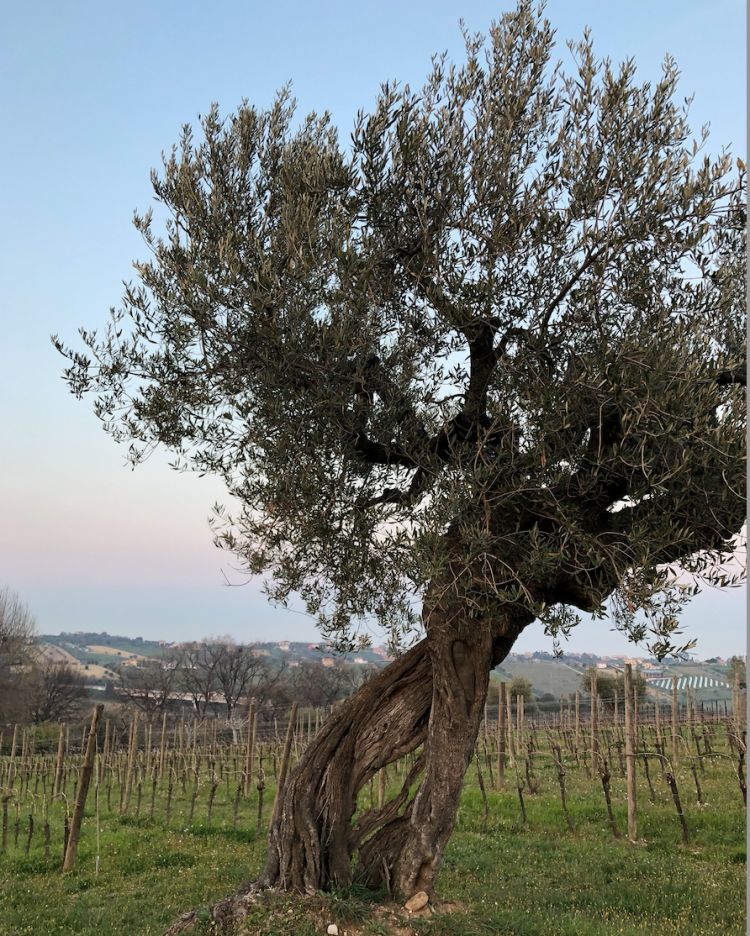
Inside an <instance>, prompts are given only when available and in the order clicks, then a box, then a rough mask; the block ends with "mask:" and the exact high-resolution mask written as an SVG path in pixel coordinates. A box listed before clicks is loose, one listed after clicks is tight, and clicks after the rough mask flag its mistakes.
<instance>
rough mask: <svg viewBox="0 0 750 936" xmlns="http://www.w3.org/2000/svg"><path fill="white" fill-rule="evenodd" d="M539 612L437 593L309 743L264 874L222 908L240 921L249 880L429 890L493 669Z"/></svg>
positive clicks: (282, 805) (313, 887) (283, 885)
mask: <svg viewBox="0 0 750 936" xmlns="http://www.w3.org/2000/svg"><path fill="white" fill-rule="evenodd" d="M530 620H531V615H530V614H529V613H527V612H521V613H520V614H516V615H515V616H512V615H510V614H505V615H504V616H503V617H501V618H498V619H495V620H492V621H489V620H487V619H482V618H476V617H471V616H469V614H468V613H467V605H466V603H465V602H461V601H459V600H458V599H457V597H456V596H455V595H454V596H453V598H452V599H451V598H445V597H444V598H442V599H440V600H436V601H434V602H433V603H432V604H431V606H430V607H429V610H428V609H426V611H425V628H426V631H427V637H426V638H425V639H424V640H422V641H420V642H419V643H418V644H416V645H415V646H414V647H413V648H412V649H411V650H409V651H408V652H406V653H405V654H404V655H403V656H401V657H399V658H398V659H397V660H395V661H394V662H393V663H391V664H390V665H389V666H387V667H385V669H383V670H381V671H380V672H379V673H378V674H376V675H375V676H374V677H373V678H371V679H370V680H369V681H368V682H367V683H366V684H365V685H363V686H362V687H361V688H360V689H359V690H358V692H356V693H355V694H354V695H353V696H351V697H350V698H348V699H346V700H344V701H343V702H341V703H340V704H339V705H338V706H337V707H336V709H335V711H334V712H333V714H332V715H331V716H330V717H329V719H328V721H327V722H326V723H325V724H324V726H323V727H322V729H321V731H320V732H319V734H318V735H317V737H316V738H315V739H314V740H313V741H312V742H311V744H310V745H309V747H308V748H307V750H306V751H305V753H304V754H303V756H302V758H301V759H300V761H299V763H298V764H297V766H296V767H295V768H294V770H293V771H292V773H291V774H290V776H289V779H288V780H287V782H286V785H285V787H284V790H283V791H282V792H281V793H280V795H279V797H278V800H277V804H276V809H275V812H274V815H273V817H272V821H271V828H270V831H269V848H268V859H267V862H266V866H265V868H264V870H263V873H262V874H261V876H260V878H259V879H258V881H256V882H255V884H254V885H252V886H250V887H247V888H244V889H243V891H242V892H241V893H238V894H237V895H235V896H234V897H233V898H228V899H227V900H225V901H222V902H221V903H220V904H217V906H216V907H215V908H214V917H215V918H216V919H217V920H221V921H227V920H237V919H241V918H242V916H243V908H244V907H245V906H246V905H247V899H248V898H247V896H246V895H247V894H248V892H249V890H257V889H260V888H264V887H274V888H280V889H283V890H295V891H302V892H307V893H313V892H315V891H318V890H326V889H328V888H330V887H333V886H344V885H346V884H348V883H350V882H351V881H352V880H353V879H355V878H356V879H358V880H361V881H363V882H365V883H367V884H370V885H372V886H384V887H385V888H386V889H387V890H388V891H390V892H392V893H394V894H395V895H396V896H397V897H399V898H402V899H403V898H408V897H410V896H411V895H412V894H414V893H415V892H416V891H419V890H424V891H427V892H428V893H431V892H432V890H433V888H434V884H435V878H436V876H437V874H438V871H439V870H440V867H441V865H442V861H443V856H444V852H445V847H446V845H447V843H448V840H449V838H450V835H451V833H452V831H453V827H454V824H455V820H456V814H457V810H458V804H459V799H460V794H461V788H462V786H463V780H464V775H465V773H466V770H467V768H468V766H469V764H470V763H471V758H472V754H473V751H474V745H475V742H476V737H477V733H478V730H479V726H480V723H481V720H482V715H483V712H484V704H485V700H486V698H487V687H488V683H489V674H490V670H491V669H492V668H493V667H494V666H496V665H497V664H498V663H499V662H501V660H502V659H504V658H505V656H506V655H507V653H508V652H509V651H510V648H511V647H512V645H513V642H514V640H515V638H516V637H517V636H518V634H519V633H520V631H521V630H522V628H523V627H524V626H525V625H526V624H527V623H529V621H530ZM420 747H422V751H421V753H420V754H419V756H418V757H417V758H416V760H415V761H414V763H413V765H412V767H411V769H410V770H409V772H408V773H407V775H406V777H405V779H404V782H403V785H402V787H401V790H400V791H399V793H398V794H397V795H396V796H395V797H394V798H393V799H391V800H390V801H389V802H387V803H385V805H384V806H383V807H382V808H375V809H370V810H367V811H366V812H364V813H363V814H361V815H359V816H358V817H357V819H356V821H354V816H355V812H356V807H357V794H358V793H359V791H360V790H361V789H362V788H363V787H364V785H365V784H366V783H367V782H368V781H369V780H370V779H371V778H372V777H374V776H375V774H376V773H377V772H378V771H379V770H380V769H382V768H383V767H385V766H387V765H388V764H390V763H393V762H394V761H397V760H399V759H401V758H402V757H404V756H405V755H407V754H410V753H412V752H414V751H416V750H417V749H418V748H420ZM420 775H421V780H420V782H419V786H418V789H417V790H416V793H415V794H414V795H412V788H413V786H414V784H415V782H416V781H417V779H418V778H419V777H420ZM184 921H189V918H188V917H185V918H184V919H183V923H184ZM180 925H182V924H179V923H178V924H177V926H178V927H179V926H180ZM180 931H181V930H180V929H179V928H176V929H175V928H172V930H170V931H169V932H170V933H177V932H180Z"/></svg>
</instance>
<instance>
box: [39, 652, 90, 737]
mask: <svg viewBox="0 0 750 936" xmlns="http://www.w3.org/2000/svg"><path fill="white" fill-rule="evenodd" d="M25 682H26V695H27V700H28V701H27V709H28V714H29V717H30V718H31V720H32V721H34V722H45V721H65V720H66V719H69V718H72V717H74V716H75V715H77V714H78V713H79V712H80V711H81V709H82V708H83V707H84V705H85V704H86V701H87V699H88V690H87V688H86V679H85V677H84V676H83V674H82V673H81V672H80V671H78V670H76V669H74V668H73V667H72V666H69V665H68V664H67V663H51V662H49V661H45V660H42V661H41V662H39V663H36V664H34V665H33V666H32V667H31V668H30V669H29V671H28V672H27V674H26V681H25Z"/></svg>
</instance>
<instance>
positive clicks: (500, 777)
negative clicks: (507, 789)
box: [497, 682, 507, 789]
mask: <svg viewBox="0 0 750 936" xmlns="http://www.w3.org/2000/svg"><path fill="white" fill-rule="evenodd" d="M506 689H507V686H506V685H505V683H504V682H501V683H500V691H499V694H498V699H497V788H498V789H500V788H501V787H502V786H504V785H505V704H506V703H505V698H506Z"/></svg>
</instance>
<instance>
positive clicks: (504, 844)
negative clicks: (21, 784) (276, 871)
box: [0, 757, 745, 936]
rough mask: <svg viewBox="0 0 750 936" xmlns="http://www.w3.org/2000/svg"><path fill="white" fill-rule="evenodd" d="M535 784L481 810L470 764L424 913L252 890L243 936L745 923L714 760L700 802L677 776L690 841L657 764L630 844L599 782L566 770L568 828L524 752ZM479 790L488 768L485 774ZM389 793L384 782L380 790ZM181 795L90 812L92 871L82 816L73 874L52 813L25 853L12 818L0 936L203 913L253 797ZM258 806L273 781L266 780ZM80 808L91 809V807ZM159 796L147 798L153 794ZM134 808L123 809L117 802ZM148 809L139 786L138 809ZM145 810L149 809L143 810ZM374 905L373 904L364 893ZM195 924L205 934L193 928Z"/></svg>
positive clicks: (669, 930) (150, 929) (548, 934)
mask: <svg viewBox="0 0 750 936" xmlns="http://www.w3.org/2000/svg"><path fill="white" fill-rule="evenodd" d="M535 772H536V775H537V779H538V780H539V787H540V789H539V793H538V794H536V795H528V793H527V794H525V803H526V809H527V814H528V823H527V824H524V823H522V821H521V815H520V809H519V803H518V797H517V794H516V791H515V782H514V778H513V782H511V774H510V773H509V775H508V780H509V782H508V785H507V786H506V789H505V790H504V791H502V792H499V793H495V792H490V793H489V819H488V820H487V821H485V818H484V808H483V802H482V798H481V796H480V793H479V789H478V787H477V783H476V773H475V770H474V768H473V767H472V769H471V771H470V774H469V777H468V782H467V786H466V789H465V791H464V795H463V798H462V803H461V809H460V812H459V817H458V823H457V828H456V831H455V833H454V836H453V838H452V840H451V843H450V846H449V848H448V850H447V853H446V857H445V864H444V867H443V871H442V872H441V875H440V878H439V881H438V895H439V897H440V898H441V900H442V901H444V903H442V904H438V907H437V913H436V914H435V915H433V916H432V917H430V918H429V919H428V918H424V919H422V918H420V919H411V920H405V919H404V917H403V915H402V914H400V913H399V911H398V908H395V907H393V906H389V905H388V904H387V902H385V903H384V902H383V900H382V895H373V894H371V893H369V892H366V891H363V890H361V889H357V888H352V889H350V890H348V891H343V892H339V893H335V894H329V895H324V896H321V897H319V898H314V899H309V898H308V899H304V900H301V899H299V898H292V897H288V896H284V895H273V894H270V895H264V896H262V897H261V898H259V900H258V902H257V903H256V904H255V906H254V907H253V909H252V912H251V915H250V917H249V919H248V921H247V924H246V926H245V928H244V929H243V933H245V934H258V936H282V934H283V936H308V934H309V936H313V934H320V933H325V931H326V925H327V924H328V923H331V922H336V923H337V924H338V926H339V932H340V933H341V934H342V936H351V934H358V936H393V934H397V933H398V934H399V936H406V934H409V933H412V934H420V936H422V934H431V936H449V934H450V936H479V934H481V936H502V934H509V936H511V934H512V936H532V934H540V936H541V934H544V936H573V934H575V936H611V934H625V936H636V934H638V936H651V934H655V933H659V934H666V936H678V934H679V936H688V934H693V933H694V934H696V936H697V934H700V936H713V934H716V936H719V934H722V936H734V934H738V936H739V934H741V933H744V932H745V921H744V910H745V896H744V894H745V837H744V830H745V811H744V807H743V803H742V798H741V795H740V792H739V788H738V786H737V781H736V776H735V775H734V773H733V768H732V765H731V764H730V763H729V762H716V763H714V764H712V765H708V766H707V767H706V774H705V776H704V777H703V778H702V787H703V792H704V798H705V799H706V801H707V805H705V806H704V807H698V806H697V804H696V801H695V790H694V786H693V781H692V777H691V775H690V774H689V772H688V771H687V770H684V771H681V773H680V775H679V783H680V792H681V795H682V800H683V805H684V808H685V811H686V815H687V821H688V823H689V827H690V832H691V843H690V845H689V846H687V847H685V846H683V845H682V844H681V843H680V827H679V823H678V820H677V816H676V814H675V812H674V807H673V804H672V800H671V796H670V795H669V792H668V788H667V787H666V785H665V783H664V781H663V780H662V778H661V776H660V775H659V773H658V771H657V770H656V769H654V770H653V772H652V779H653V783H654V786H655V788H656V791H657V798H658V799H657V802H656V803H655V804H653V805H652V804H651V803H649V801H648V791H647V787H646V785H645V781H643V778H642V777H641V778H640V779H641V782H642V786H641V787H640V788H639V816H638V818H639V835H640V836H641V837H642V840H643V841H642V842H641V843H640V844H638V845H635V846H633V845H629V844H627V843H626V842H625V841H624V840H620V841H616V840H615V839H614V838H613V836H612V833H611V831H610V830H609V827H608V825H607V821H606V812H605V807H604V799H603V796H602V791H601V786H600V785H599V784H598V783H596V784H595V783H594V782H592V781H591V780H589V779H588V778H587V777H585V775H584V773H583V771H573V770H571V771H569V772H568V775H567V778H566V780H567V789H568V805H569V810H570V813H571V815H572V818H573V821H574V823H575V826H576V828H575V831H574V832H572V833H571V832H569V831H568V829H567V826H566V823H565V819H564V816H563V813H562V809H561V806H560V799H559V790H558V786H557V780H556V776H555V774H554V772H553V770H552V768H551V766H550V764H549V762H548V760H544V759H543V758H541V757H540V758H538V761H537V767H536V769H535ZM485 781H486V783H487V785H488V786H489V777H485ZM393 789H394V791H395V783H394V786H393ZM189 793H190V788H189V787H188V790H187V794H188V795H187V796H183V795H182V791H181V790H179V788H176V790H175V800H174V803H173V812H172V818H171V823H170V826H169V827H167V826H166V825H165V823H164V821H163V818H162V819H155V820H149V819H148V818H144V817H143V816H142V817H141V818H138V819H136V818H135V817H133V816H128V817H119V816H117V815H116V814H113V815H109V814H104V813H102V815H100V819H99V825H100V830H99V842H100V847H99V858H100V862H99V871H98V873H97V871H96V853H97V850H96V818H95V816H94V815H88V816H87V817H86V819H85V822H84V833H83V836H82V839H81V847H80V850H79V858H78V865H77V868H76V869H75V870H74V871H73V872H72V873H70V874H67V875H64V876H63V875H62V874H61V872H60V864H61V821H62V820H61V816H60V813H59V811H58V809H57V808H55V810H53V812H52V814H51V817H50V822H51V825H52V855H51V857H50V858H49V859H48V860H47V859H45V857H44V852H43V848H42V842H41V833H40V829H41V819H40V817H39V815H38V814H37V816H36V818H35V821H36V823H37V831H36V833H35V837H34V841H33V844H32V847H31V850H30V854H29V855H28V856H25V855H24V849H23V841H24V831H25V828H26V826H25V822H26V815H27V814H28V809H27V808H26V805H27V804H25V805H24V809H23V810H22V811H21V813H20V817H21V833H20V837H19V845H18V848H14V847H13V841H12V822H13V819H14V818H15V813H14V812H13V811H12V812H11V836H10V848H9V850H8V852H7V853H6V854H5V855H2V856H0V934H2V936H22V934H35V936H36V934H44V936H58V934H59V936H63V934H65V936H72V934H95V936H125V934H127V936H149V934H158V933H161V932H162V931H163V930H164V928H165V927H166V925H167V924H168V923H169V922H171V921H172V920H173V919H174V918H175V917H176V916H178V915H179V914H180V913H181V912H183V911H184V910H187V909H190V908H192V907H204V908H207V907H208V906H209V905H210V904H211V903H213V902H214V901H216V900H218V899H220V898H221V897H222V896H224V895H225V894H226V893H228V892H230V891H231V890H233V889H234V888H236V887H237V886H239V885H240V884H241V883H242V882H243V881H244V880H247V879H249V878H251V877H252V876H253V875H255V874H257V872H258V871H259V869H260V867H261V865H262V861H263V857H264V851H265V841H264V835H262V834H261V835H256V833H255V831H254V830H255V818H254V817H255V811H256V808H257V801H256V799H255V796H256V794H255V791H253V798H252V799H251V801H250V802H247V803H245V804H243V807H242V811H241V813H240V822H239V824H238V828H237V829H233V828H232V826H231V805H230V803H229V801H228V800H229V797H228V794H227V790H226V788H225V787H224V786H223V785H222V786H221V787H220V788H219V791H218V793H217V798H216V805H215V809H214V815H213V821H212V826H211V827H210V828H208V827H207V826H206V824H205V799H204V797H203V796H201V799H200V801H199V804H198V808H197V809H196V816H199V817H201V819H200V821H196V822H194V823H192V824H188V822H187V819H186V816H187V804H188V799H189ZM265 795H266V812H265V814H266V816H267V815H268V812H269V811H270V804H271V803H272V801H273V790H272V788H270V787H269V789H267V790H266V794H265ZM612 796H613V800H614V802H615V812H616V817H617V822H618V824H619V826H620V829H621V830H622V831H623V832H624V830H625V827H626V815H625V795H624V780H623V779H622V778H621V777H619V776H613V778H612ZM92 805H93V803H92ZM160 805H161V804H160ZM132 808H134V804H133V806H132ZM147 811H148V802H147V797H146V796H145V794H144V799H143V803H142V813H145V812H147ZM159 811H160V810H158V809H157V813H158V812H159ZM378 901H379V902H378ZM198 932H203V933H210V932H211V927H210V925H209V924H208V923H202V924H201V925H200V927H199V929H198Z"/></svg>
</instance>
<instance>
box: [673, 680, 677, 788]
mask: <svg viewBox="0 0 750 936" xmlns="http://www.w3.org/2000/svg"><path fill="white" fill-rule="evenodd" d="M677 754H678V752H677V677H676V676H673V677H672V770H673V771H674V770H676V769H677Z"/></svg>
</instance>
